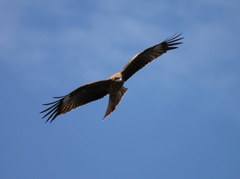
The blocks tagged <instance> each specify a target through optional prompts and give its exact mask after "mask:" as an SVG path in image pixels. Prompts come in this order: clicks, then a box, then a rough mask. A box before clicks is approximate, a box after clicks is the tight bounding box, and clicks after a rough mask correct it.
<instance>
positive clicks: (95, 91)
mask: <svg viewBox="0 0 240 179" xmlns="http://www.w3.org/2000/svg"><path fill="white" fill-rule="evenodd" d="M110 85H111V80H103V81H98V82H94V83H89V84H86V85H84V86H81V87H80V88H78V89H76V90H74V91H73V92H71V93H70V94H68V95H66V96H62V97H59V98H61V99H59V100H57V101H55V102H52V103H48V104H44V105H52V106H50V107H49V108H47V109H46V110H44V111H42V112H41V113H44V112H47V114H45V115H44V116H43V118H45V117H46V116H48V119H47V121H46V122H48V121H49V120H50V122H52V121H53V120H54V119H55V118H56V117H57V116H58V115H61V114H65V113H67V112H69V111H71V110H73V109H75V108H77V107H80V106H82V105H84V104H87V103H89V102H92V101H95V100H98V99H100V98H103V97H104V96H106V95H107V94H109V88H110ZM57 98H58V97H57Z"/></svg>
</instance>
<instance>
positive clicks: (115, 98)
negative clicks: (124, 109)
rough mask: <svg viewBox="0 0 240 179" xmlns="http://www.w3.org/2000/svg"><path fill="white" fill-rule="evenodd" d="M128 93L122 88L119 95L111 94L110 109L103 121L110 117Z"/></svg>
mask: <svg viewBox="0 0 240 179" xmlns="http://www.w3.org/2000/svg"><path fill="white" fill-rule="evenodd" d="M126 91H127V88H125V87H123V86H122V87H121V89H120V90H119V91H118V92H117V93H114V94H110V96H109V102H108V108H107V111H106V113H105V115H104V117H103V119H105V118H106V117H108V116H109V115H110V114H111V113H112V112H113V111H114V110H115V108H116V107H117V105H118V104H119V102H120V101H121V98H122V97H123V95H124V94H125V93H126Z"/></svg>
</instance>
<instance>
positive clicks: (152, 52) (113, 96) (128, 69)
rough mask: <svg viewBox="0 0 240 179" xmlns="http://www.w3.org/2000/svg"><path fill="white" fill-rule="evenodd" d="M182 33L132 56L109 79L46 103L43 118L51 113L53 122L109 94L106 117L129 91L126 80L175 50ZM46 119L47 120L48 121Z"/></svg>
mask: <svg viewBox="0 0 240 179" xmlns="http://www.w3.org/2000/svg"><path fill="white" fill-rule="evenodd" d="M180 36H181V34H175V35H173V36H172V37H170V38H167V39H166V40H164V41H163V42H162V43H160V44H157V45H155V46H153V47H150V48H148V49H146V50H144V51H143V52H141V53H139V54H137V55H136V56H134V57H133V58H132V60H131V61H130V62H128V64H127V65H126V66H125V67H124V68H123V70H122V71H120V72H118V73H116V74H114V75H113V76H111V77H110V78H109V79H107V80H102V81H97V82H94V83H89V84H86V85H83V86H81V87H80V88H78V89H76V90H74V91H73V92H71V93H69V94H68V95H66V96H62V97H55V98H59V100H57V101H55V102H52V103H48V104H44V105H52V106H51V107H49V108H47V109H46V110H44V111H42V112H41V113H44V112H47V114H46V115H45V116H43V118H45V117H46V116H48V115H49V117H48V119H47V121H49V120H50V122H52V121H53V120H54V119H55V118H56V117H57V116H58V115H61V114H65V113H67V112H69V111H71V110H73V109H75V108H77V107H80V106H82V105H85V104H87V103H90V102H92V101H95V100H98V99H100V98H103V97H104V96H106V95H108V94H109V95H110V96H109V103H108V108H107V111H106V113H105V115H104V117H103V119H105V118H106V117H107V116H109V115H110V114H111V113H112V112H113V111H114V110H115V108H116V106H117V105H118V104H119V102H120V100H121V98H122V97H123V95H124V94H125V92H126V91H127V88H125V87H124V86H123V84H124V82H125V81H127V80H128V79H129V78H130V77H131V76H132V75H133V74H134V73H136V72H137V71H138V70H140V69H141V68H143V67H144V66H145V65H147V64H148V63H150V62H151V61H153V60H154V59H156V58H157V57H159V56H161V55H162V54H164V53H166V52H167V51H168V50H173V49H176V48H178V47H176V46H175V45H179V44H181V43H182V42H179V40H182V39H183V37H180ZM47 121H46V122H47Z"/></svg>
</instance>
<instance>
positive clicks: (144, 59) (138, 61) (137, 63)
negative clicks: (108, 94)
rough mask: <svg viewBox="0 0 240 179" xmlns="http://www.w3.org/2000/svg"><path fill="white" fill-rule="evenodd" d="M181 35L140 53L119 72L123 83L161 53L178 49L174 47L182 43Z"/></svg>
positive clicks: (175, 35)
mask: <svg viewBox="0 0 240 179" xmlns="http://www.w3.org/2000/svg"><path fill="white" fill-rule="evenodd" d="M181 35H182V34H174V35H173V36H172V37H170V38H167V39H166V40H164V41H163V42H162V43H160V44H157V45H155V46H153V47H150V48H148V49H146V50H144V51H143V52H140V53H139V54H137V55H136V56H135V57H133V58H132V60H131V61H129V62H128V64H127V65H126V66H125V67H124V68H123V70H122V71H121V72H120V73H122V77H123V80H124V81H127V80H128V79H129V78H130V77H131V76H132V75H133V74H134V73H136V72H137V71H138V70H140V69H141V68H143V67H144V66H145V65H147V64H148V63H150V62H151V61H153V60H154V59H156V58H157V57H159V56H161V55H162V54H163V53H166V52H167V51H168V50H173V49H176V48H178V47H175V45H179V44H181V43H182V42H179V40H182V39H183V37H180V36H181Z"/></svg>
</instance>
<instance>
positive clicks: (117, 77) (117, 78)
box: [109, 73, 123, 82]
mask: <svg viewBox="0 0 240 179" xmlns="http://www.w3.org/2000/svg"><path fill="white" fill-rule="evenodd" d="M109 79H111V80H113V81H115V82H123V79H122V74H121V73H116V74H114V75H112V76H111V77H110V78H109Z"/></svg>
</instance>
